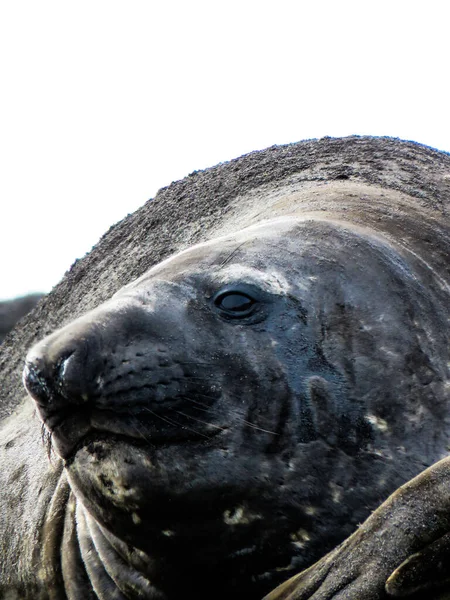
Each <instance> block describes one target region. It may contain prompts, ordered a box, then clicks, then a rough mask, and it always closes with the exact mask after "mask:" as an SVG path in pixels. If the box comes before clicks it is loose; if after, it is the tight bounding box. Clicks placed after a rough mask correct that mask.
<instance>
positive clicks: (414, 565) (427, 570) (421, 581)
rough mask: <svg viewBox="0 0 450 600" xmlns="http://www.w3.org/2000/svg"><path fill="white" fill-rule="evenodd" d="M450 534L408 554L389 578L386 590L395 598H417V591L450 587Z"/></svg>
mask: <svg viewBox="0 0 450 600" xmlns="http://www.w3.org/2000/svg"><path fill="white" fill-rule="evenodd" d="M449 564H450V533H446V534H445V535H443V536H442V537H441V538H439V539H438V540H436V541H435V542H433V543H432V544H430V545H429V546H426V547H425V548H424V549H423V550H421V551H420V552H416V553H415V554H413V555H412V556H409V557H408V558H407V559H406V560H405V561H404V562H403V563H402V564H401V565H400V566H399V567H397V569H395V571H394V572H393V573H392V575H391V576H390V577H389V579H388V580H387V582H386V591H387V592H388V594H390V595H391V596H394V597H396V598H409V597H416V596H415V594H417V593H418V592H420V593H423V592H429V593H432V592H433V590H434V591H436V590H438V589H440V588H442V587H443V586H445V587H446V588H447V590H448V589H450V585H449V584H450V571H449Z"/></svg>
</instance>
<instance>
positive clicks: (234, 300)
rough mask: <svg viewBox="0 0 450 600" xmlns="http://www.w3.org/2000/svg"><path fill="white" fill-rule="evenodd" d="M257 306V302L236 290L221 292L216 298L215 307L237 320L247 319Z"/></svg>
mask: <svg viewBox="0 0 450 600" xmlns="http://www.w3.org/2000/svg"><path fill="white" fill-rule="evenodd" d="M255 304H256V300H254V299H253V298H252V297H251V296H249V295H248V294H245V293H244V292H239V291H236V290H228V291H226V292H219V294H217V296H216V297H215V298H214V305H215V306H217V308H218V309H220V310H221V311H222V312H223V313H225V314H226V315H227V316H229V317H234V318H237V319H239V318H242V317H247V316H248V315H249V314H251V313H252V312H253V308H254V306H255Z"/></svg>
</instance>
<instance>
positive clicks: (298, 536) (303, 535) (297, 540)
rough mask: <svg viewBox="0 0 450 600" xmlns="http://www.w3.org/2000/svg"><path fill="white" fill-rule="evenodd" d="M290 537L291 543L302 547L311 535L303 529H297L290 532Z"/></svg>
mask: <svg viewBox="0 0 450 600" xmlns="http://www.w3.org/2000/svg"><path fill="white" fill-rule="evenodd" d="M290 538H291V540H292V545H293V546H295V547H296V548H304V547H305V546H306V544H307V543H308V542H309V541H310V540H311V536H310V535H309V533H308V532H307V531H306V530H305V529H299V530H298V531H296V532H295V533H291V535H290Z"/></svg>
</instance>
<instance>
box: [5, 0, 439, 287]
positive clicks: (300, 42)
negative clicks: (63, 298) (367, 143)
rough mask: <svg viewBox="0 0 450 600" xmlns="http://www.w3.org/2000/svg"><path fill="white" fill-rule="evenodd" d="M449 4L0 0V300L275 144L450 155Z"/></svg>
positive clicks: (49, 278) (45, 283) (45, 282)
mask: <svg viewBox="0 0 450 600" xmlns="http://www.w3.org/2000/svg"><path fill="white" fill-rule="evenodd" d="M447 6H448V3H447V2H445V1H433V0H427V2H425V1H420V2H416V1H414V0H408V1H403V0H389V1H388V2H386V1H378V2H364V1H361V0H358V1H357V2H351V1H345V0H339V1H337V0H333V1H320V0H314V1H311V0H308V1H297V2H293V1H290V2H288V1H283V0H276V1H275V0H273V1H272V2H265V1H262V0H260V1H258V2H253V1H246V0H240V1H239V2H235V1H233V0H228V1H227V2H211V0H209V1H208V2H196V1H195V0H192V1H186V0H184V1H180V2H170V1H168V0H164V1H162V0H158V1H150V0H147V1H143V0H127V1H125V0H124V1H123V2H118V1H115V0H107V1H104V0H77V1H76V2H75V1H71V2H69V1H68V0H57V1H48V0H39V1H36V0H32V1H29V0H23V1H22V0H0V60H1V65H0V76H1V80H0V85H1V90H0V92H1V93H0V164H1V171H0V202H1V212H0V219H1V221H0V260H1V263H0V266H1V276H0V298H8V297H12V296H15V295H19V294H23V293H27V292H29V291H48V290H49V289H50V288H51V287H52V286H53V285H54V284H56V283H57V282H58V280H59V279H60V278H61V276H62V275H63V274H64V271H65V270H66V269H67V268H68V267H69V266H70V264H71V263H72V262H73V261H74V260H75V258H77V257H81V256H82V255H83V254H84V253H85V252H87V251H89V249H90V248H91V246H92V245H93V244H95V243H96V242H97V240H98V238H99V237H100V235H101V234H102V233H104V232H105V231H106V230H107V229H108V227H109V226H110V225H111V224H112V223H114V222H116V221H118V220H120V219H121V218H122V217H123V216H125V215H126V214H127V213H129V212H132V211H134V210H135V209H136V208H137V207H139V206H140V205H142V204H143V203H144V202H145V201H146V200H147V199H148V198H150V197H152V196H154V195H155V193H156V191H157V189H158V188H160V187H162V186H164V185H168V184H169V183H170V182H171V181H173V180H176V179H180V178H182V177H184V176H185V175H187V174H188V173H190V172H191V171H193V170H194V169H203V168H205V167H208V166H212V165H214V164H216V163H218V162H220V161H226V160H229V159H231V158H234V157H236V156H239V155H241V154H244V153H246V152H250V151H252V150H257V149H262V148H265V147H267V146H270V145H272V144H283V143H287V142H294V141H298V140H301V139H305V138H316V137H322V136H324V135H331V136H341V135H350V134H372V135H390V136H395V137H401V138H404V139H413V140H415V141H418V142H422V143H425V144H428V145H430V146H433V147H437V148H439V149H441V150H447V151H449V150H450V125H449V118H448V110H449V109H448V107H449V70H450V67H449V65H450V61H449V54H450V52H449V34H448V27H449V16H448V14H447V12H448V10H450V9H448V10H447Z"/></svg>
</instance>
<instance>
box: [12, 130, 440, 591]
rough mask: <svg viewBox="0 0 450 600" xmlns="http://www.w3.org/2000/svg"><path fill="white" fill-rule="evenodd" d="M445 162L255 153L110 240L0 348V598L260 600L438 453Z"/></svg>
mask: <svg viewBox="0 0 450 600" xmlns="http://www.w3.org/2000/svg"><path fill="white" fill-rule="evenodd" d="M308 161H310V162H309V163H308ZM408 161H409V162H408ZM448 162H449V161H448V158H447V157H446V156H445V155H442V154H440V153H438V152H435V151H431V150H429V149H424V148H423V147H416V146H414V145H412V144H407V143H403V142H395V141H387V140H368V139H363V140H358V139H351V140H347V141H345V140H344V141H333V140H326V141H317V142H312V143H306V144H305V145H302V144H300V145H297V146H295V145H294V146H289V147H285V148H284V149H283V150H278V149H271V150H269V151H266V152H265V153H260V154H258V153H256V154H254V155H250V156H249V157H244V158H242V159H239V161H237V162H234V163H230V164H229V165H227V166H226V167H224V170H222V166H221V167H220V169H219V171H217V172H216V171H214V173H213V174H212V175H211V177H210V179H208V178H206V179H204V180H201V177H203V175H196V174H194V175H193V176H192V178H190V179H189V181H185V182H181V183H180V184H175V187H174V188H173V190H176V198H178V200H179V202H180V203H182V202H184V201H185V199H190V198H192V194H194V193H195V194H200V196H201V194H202V193H203V192H201V191H199V190H200V188H199V181H203V183H204V188H201V189H204V193H205V195H206V196H208V195H211V194H212V190H215V192H214V193H215V194H216V195H217V201H216V202H214V203H210V204H208V203H207V202H206V200H205V199H204V200H202V202H203V204H201V205H202V206H204V207H205V208H204V210H205V212H204V213H200V212H197V213H196V215H197V216H196V218H197V222H199V223H200V226H197V227H196V225H195V223H194V224H193V225H192V228H191V229H189V230H187V229H186V230H183V231H184V232H185V233H183V234H182V235H181V234H180V237H177V235H178V234H177V233H174V234H173V237H172V238H171V241H172V244H167V242H165V243H166V245H165V246H164V249H162V250H158V248H159V249H161V248H163V246H161V245H160V246H158V243H160V244H161V243H162V242H161V240H165V236H166V231H167V229H166V228H165V227H164V226H163V225H161V223H159V230H160V231H161V237H160V238H152V240H153V241H152V243H151V249H150V246H149V243H148V240H147V238H148V237H149V236H150V235H152V232H153V230H154V229H153V228H152V227H153V226H154V225H155V219H156V216H157V215H158V214H160V213H159V212H158V211H161V210H162V208H161V207H163V208H164V209H165V211H166V212H167V214H168V219H170V218H172V217H173V216H174V213H175V217H176V211H175V209H173V206H175V205H172V204H171V203H170V202H169V201H167V198H174V197H175V196H170V194H171V193H172V192H163V195H162V196H160V197H159V200H158V197H157V198H156V200H155V201H154V202H152V203H150V204H149V205H148V207H147V208H146V209H145V211H141V212H139V214H138V215H137V217H136V218H134V217H133V218H129V219H127V220H126V221H125V222H124V223H123V224H122V225H121V226H119V227H118V228H114V229H112V230H111V231H110V232H109V233H108V234H107V236H106V237H105V238H104V239H103V240H102V241H101V242H100V244H99V247H98V248H97V249H95V250H94V251H93V253H92V254H91V255H90V256H88V257H86V259H84V260H83V261H81V263H80V264H77V265H75V266H74V268H73V269H72V271H71V272H70V273H69V274H68V275H67V277H66V279H65V280H64V281H63V282H62V284H60V287H59V288H58V289H57V290H55V292H53V293H52V294H50V296H49V297H48V298H47V299H46V300H45V301H44V304H43V305H41V307H40V308H39V310H38V313H37V314H35V315H34V317H33V318H30V319H28V320H26V321H25V322H24V324H23V325H22V326H21V327H19V329H18V331H17V333H16V334H15V340H14V341H15V346H12V343H13V342H12V341H11V338H10V340H6V341H5V343H4V345H3V347H2V349H0V352H1V354H0V364H1V365H2V384H3V387H2V394H3V401H2V405H1V406H0V409H1V410H2V411H3V414H4V415H5V416H4V420H3V423H2V429H1V434H0V440H1V442H0V450H1V452H0V464H1V467H2V468H1V469H0V482H1V484H2V489H3V490H4V493H3V495H2V500H1V506H2V507H3V508H2V510H3V511H4V512H3V514H6V515H7V518H5V519H2V520H1V521H0V534H1V535H0V544H1V552H2V559H3V561H2V563H3V564H2V567H3V569H2V572H1V573H0V590H1V593H2V595H3V596H5V597H8V594H9V596H10V597H20V598H25V599H35V598H42V599H48V598H64V599H70V600H72V599H76V598H85V597H87V598H94V599H95V598H97V599H98V598H100V599H103V598H111V597H113V598H161V599H166V600H171V599H172V598H179V597H181V596H183V595H193V596H195V597H197V598H207V597H208V598H210V597H211V596H214V597H216V598H219V599H220V598H225V597H228V596H230V595H233V596H235V597H236V598H246V599H252V598H261V597H262V596H263V595H264V594H266V593H269V592H270V590H271V589H273V588H274V587H275V586H276V585H277V584H278V583H280V582H282V581H284V580H286V579H288V578H289V577H290V576H291V575H292V574H293V573H295V572H296V571H299V570H301V569H303V568H305V567H307V566H308V565H310V564H311V563H313V562H314V561H315V560H317V559H319V558H320V557H321V556H323V554H324V553H325V552H327V550H331V549H332V548H333V547H334V546H335V545H336V544H338V543H339V542H340V541H342V540H343V539H344V538H345V537H346V536H348V535H350V534H351V533H352V531H354V529H355V527H356V526H357V524H358V523H359V522H361V521H363V520H364V519H365V518H366V517H367V516H368V515H369V513H370V511H371V510H373V509H374V508H376V507H377V506H378V505H379V504H380V503H381V502H382V501H383V500H385V499H386V498H387V496H388V495H389V494H390V493H391V492H393V491H394V490H395V489H396V488H397V487H398V486H400V485H401V484H402V483H404V482H405V481H407V480H408V479H410V478H411V477H414V476H415V475H417V474H418V473H419V472H420V471H422V470H423V469H424V468H425V467H427V466H429V465H431V464H432V463H434V462H436V461H437V460H439V459H440V458H441V457H443V456H445V455H446V453H447V436H448V422H449V421H448V402H447V396H448V384H447V382H448V348H447V343H446V340H447V339H448V291H449V285H448V279H449V273H448V266H447V263H448V261H447V257H448V252H449V250H450V248H449V235H448V233H449V232H448V225H447V223H448V219H447V218H446V212H447V207H448V202H447V198H448V195H447V189H448V184H447V180H446V179H445V174H446V173H448V168H447V167H448ZM413 164H414V165H415V166H416V167H417V165H419V167H420V169H419V167H417V168H418V169H419V170H420V173H421V176H420V178H417V177H416V171H414V168H415V167H414V168H413V167H411V168H409V165H413ZM270 165H276V168H275V169H274V170H271V166H270ZM308 165H309V166H308ZM423 165H426V168H425V167H424V166H423ZM445 168H447V171H445ZM222 175H223V178H222V179H221V180H220V177H222ZM216 176H217V177H219V179H216V180H215V179H214V177H216ZM199 178H200V179H199ZM219 180H220V181H219ZM214 181H215V182H216V183H217V186H216V184H214V185H213V184H212V182H214ZM208 182H209V183H208ZM249 182H250V183H249ZM381 182H382V183H381ZM219 183H220V185H219ZM233 186H234V187H233ZM230 190H233V191H230ZM173 193H175V192H173ZM206 196H205V197H206ZM224 198H228V200H227V202H228V203H227V204H225V200H223V199H224ZM231 198H233V200H231ZM186 201H187V200H186ZM196 206H200V204H198V205H196ZM169 209H170V210H169ZM177 210H182V208H180V209H177ZM199 210H200V209H199ZM209 210H210V211H211V213H210V215H212V217H211V219H209V217H208V211H209ZM147 211H148V213H147ZM200 214H202V215H203V216H202V217H200V216H199V215H200ZM148 215H153V216H151V217H150V216H148ZM152 219H153V221H152ZM208 219H209V220H208ZM151 223H152V224H153V225H150V224H151ZM177 231H179V230H177ZM124 232H129V235H130V237H127V235H128V234H127V235H125V234H124ZM186 232H188V233H189V235H188V233H186ZM121 236H124V237H121ZM183 236H185V237H183ZM202 236H203V239H202ZM205 238H206V241H205ZM158 239H159V242H158ZM132 240H141V241H140V242H139V243H138V244H137V245H136V246H135V248H136V250H135V251H134V250H133V243H135V242H133V241H132ZM155 240H156V241H155ZM208 240H209V241H208ZM198 241H199V242H201V243H200V244H197V245H194V246H193V247H191V248H190V249H187V250H186V248H187V247H188V246H189V242H198ZM141 244H142V245H141ZM174 250H181V253H180V252H178V253H176V254H175V255H174V256H172V257H171V258H167V257H168V256H169V254H170V251H172V252H173V251H174ZM145 252H147V253H148V257H150V258H147V260H144V259H143V257H144V256H145ZM160 259H166V260H163V262H159V261H160ZM105 261H111V262H105ZM88 273H90V275H89V277H88V275H87V274H88ZM125 274H126V276H125ZM133 275H134V276H136V275H137V276H139V275H140V278H138V279H137V280H136V281H135V282H134V283H133V282H131V280H132V279H133ZM86 277H87V279H85V278H86ZM102 278H103V279H102ZM105 278H107V281H108V284H109V286H112V288H111V287H108V286H107V284H106V283H105V284H103V283H102V282H103V281H106V279H105ZM124 278H125V279H124ZM86 282H88V283H89V287H88V288H86V287H85V286H86ZM120 283H125V284H126V285H125V287H123V288H122V290H121V291H119V292H118V293H116V295H114V296H113V297H112V298H111V299H110V300H107V301H106V302H105V303H103V304H100V301H101V300H105V299H106V296H107V295H108V291H112V292H114V291H116V290H117V288H118V287H120V285H119V284H120ZM100 284H101V285H100ZM99 286H100V287H99ZM70 289H71V290H72V292H71V293H70V294H69V290H70ZM64 303H66V306H65V308H63V306H64ZM83 308H88V309H91V311H90V312H87V313H86V314H85V315H84V316H83V315H82V316H78V315H80V313H82V312H83ZM45 311H47V312H45ZM77 316H78V318H76V319H75V320H73V318H74V317H77ZM70 321H73V322H70ZM58 327H59V329H58ZM55 328H56V329H57V331H56V332H54V333H51V331H52V330H55ZM50 333H51V335H50V336H49V337H44V336H45V335H48V334H50ZM30 336H31V337H32V341H33V342H36V341H37V338H39V337H41V338H42V337H44V340H43V341H42V342H40V343H38V344H37V345H34V347H33V348H32V349H31V351H30V352H29V354H28V358H27V364H26V368H25V373H24V379H25V383H26V386H27V389H28V391H29V393H30V395H31V396H32V397H33V399H34V401H35V407H36V408H37V412H38V414H39V416H40V419H41V421H40V420H39V419H38V418H33V407H32V405H31V403H30V402H29V401H24V402H23V403H22V401H18V400H17V398H20V397H21V396H20V394H19V393H18V392H17V391H16V390H15V387H14V385H15V384H14V385H13V383H12V382H13V377H12V375H11V374H12V373H13V372H16V371H13V369H17V368H19V367H16V366H15V365H16V364H17V365H19V364H20V362H22V361H23V359H22V361H21V360H19V354H20V353H19V350H20V349H22V350H23V349H24V348H25V347H26V346H28V347H29V346H30V345H31V344H30V341H31V337H30ZM23 355H24V352H23V354H22V357H23ZM4 357H7V359H8V360H7V361H6V360H4ZM16 357H17V359H16ZM22 364H23V362H22ZM42 422H43V423H44V429H43V437H44V439H45V440H46V441H47V444H46V445H47V449H48V452H49V454H50V461H49V460H48V458H47V457H46V455H45V449H44V447H43V445H42V441H41V436H40V433H39V430H40V428H41V424H40V423H42ZM392 541H393V543H394V542H395V536H393V538H392Z"/></svg>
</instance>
